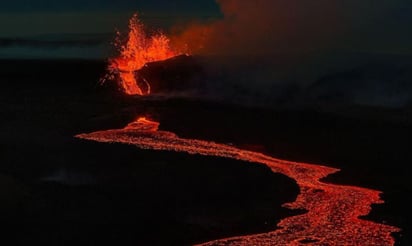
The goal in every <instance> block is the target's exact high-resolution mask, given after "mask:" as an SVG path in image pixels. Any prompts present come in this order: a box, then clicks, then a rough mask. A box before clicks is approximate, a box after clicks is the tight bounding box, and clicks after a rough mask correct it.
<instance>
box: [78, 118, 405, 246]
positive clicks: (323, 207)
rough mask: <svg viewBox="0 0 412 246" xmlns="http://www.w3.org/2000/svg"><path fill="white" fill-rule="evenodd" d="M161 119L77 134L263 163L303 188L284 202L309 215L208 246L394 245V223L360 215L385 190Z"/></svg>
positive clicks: (332, 170) (211, 243)
mask: <svg viewBox="0 0 412 246" xmlns="http://www.w3.org/2000/svg"><path fill="white" fill-rule="evenodd" d="M158 126H159V123H158V122H154V121H150V120H147V119H146V118H139V119H137V121H135V122H132V123H131V124H129V125H128V126H127V127H126V128H124V129H117V130H107V131H98V132H94V133H89V134H80V135H77V136H76V137H78V138H82V139H88V140H94V141H98V142H108V143H123V144H131V145H135V146H137V147H138V148H142V149H152V150H166V151H176V152H186V153H189V154H198V155H206V156H216V157H223V158H231V159H236V160H241V161H246V162H253V163H261V164H264V165H266V166H268V167H269V168H270V169H271V170H272V171H273V172H276V173H282V174H284V175H286V176H288V177H290V178H292V179H294V180H296V182H297V184H298V185H299V187H300V194H299V195H298V197H297V199H296V201H294V202H292V203H287V204H284V205H283V206H284V207H287V208H290V209H304V210H307V211H308V212H307V213H305V214H301V215H297V216H292V217H288V218H285V219H283V220H282V221H280V222H279V224H278V226H279V227H280V229H277V230H275V231H272V232H268V233H262V234H256V235H248V236H239V237H233V238H226V239H220V240H216V241H212V242H208V243H204V244H203V245H394V239H393V238H392V237H391V235H390V234H391V233H393V232H398V231H399V229H398V228H396V227H393V226H389V225H384V224H379V223H375V222H372V221H367V220H363V219H359V216H364V215H367V214H368V213H369V212H370V211H371V204H377V203H383V201H382V200H381V199H380V192H379V191H375V190H370V189H365V188H360V187H355V186H344V185H335V184H328V183H323V182H321V181H320V179H321V178H324V177H326V176H328V175H329V174H332V173H335V172H337V171H339V169H335V168H331V167H326V166H320V165H312V164H306V163H297V162H290V161H284V160H279V159H276V158H273V157H270V156H266V155H264V154H261V153H258V152H253V151H247V150H242V149H238V148H236V147H233V146H228V145H224V144H218V143H215V142H209V141H202V140H193V139H184V138H179V137H178V136H177V135H176V134H174V133H172V132H167V131H158Z"/></svg>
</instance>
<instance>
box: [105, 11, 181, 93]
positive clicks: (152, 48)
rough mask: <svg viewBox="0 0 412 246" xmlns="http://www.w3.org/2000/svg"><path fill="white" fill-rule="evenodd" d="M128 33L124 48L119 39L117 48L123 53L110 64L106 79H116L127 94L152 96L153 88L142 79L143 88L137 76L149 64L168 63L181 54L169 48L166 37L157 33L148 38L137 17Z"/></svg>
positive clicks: (135, 16) (131, 21)
mask: <svg viewBox="0 0 412 246" xmlns="http://www.w3.org/2000/svg"><path fill="white" fill-rule="evenodd" d="M129 29H130V31H129V34H128V38H127V42H126V44H125V45H122V42H121V41H120V37H118V41H117V42H116V46H118V47H119V49H120V56H119V57H117V58H114V59H111V60H110V61H109V67H108V70H109V75H108V76H107V77H112V76H111V75H115V76H117V77H118V80H119V84H120V85H121V87H122V88H123V90H124V92H125V93H126V94H129V95H148V94H150V84H149V83H148V82H147V81H146V80H144V79H142V81H141V82H142V83H144V85H140V83H139V82H138V80H137V79H136V77H135V76H136V74H135V72H136V71H138V70H139V69H141V68H142V67H143V66H144V65H145V64H146V63H148V62H154V61H162V60H166V59H169V58H172V57H174V56H177V55H179V54H180V53H179V52H177V51H175V50H173V49H172V48H171V47H170V45H169V42H170V40H169V38H168V37H166V36H165V35H164V34H162V33H158V34H155V35H152V36H148V35H147V34H146V32H145V30H144V26H143V24H142V23H141V22H140V21H139V19H138V16H137V14H135V15H134V16H133V17H132V18H131V19H130V21H129Z"/></svg>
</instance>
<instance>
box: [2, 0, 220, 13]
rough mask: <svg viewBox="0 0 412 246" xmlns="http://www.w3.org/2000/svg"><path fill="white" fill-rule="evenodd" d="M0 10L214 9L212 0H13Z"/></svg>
mask: <svg viewBox="0 0 412 246" xmlns="http://www.w3.org/2000/svg"><path fill="white" fill-rule="evenodd" d="M1 7H2V8H1V11H2V12H4V11H14V12H22V11H28V12H32V11H96V10H130V9H143V10H148V9H156V10H159V9H160V10H169V11H205V12H210V11H216V10H217V5H216V3H215V2H214V1H213V0H197V1H190V0H152V1H143V0H60V1H53V0H13V1H7V2H6V1H4V2H2V3H1Z"/></svg>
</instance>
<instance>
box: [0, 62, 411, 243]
mask: <svg viewBox="0 0 412 246" xmlns="http://www.w3.org/2000/svg"><path fill="white" fill-rule="evenodd" d="M103 72H104V63H103V62H93V61H3V62H1V69H0V83H1V85H0V86H1V90H0V100H1V101H0V115H1V120H0V127H1V131H0V134H1V136H0V138H1V142H0V144H1V149H0V151H1V156H0V160H1V166H0V173H1V176H0V177H1V178H0V183H1V187H2V188H1V189H0V192H1V194H2V195H1V198H0V200H1V201H2V202H1V204H2V206H1V214H0V216H2V217H3V219H2V221H6V223H7V224H9V225H10V226H9V229H11V231H12V232H13V233H9V234H8V235H10V236H11V237H13V238H14V239H15V240H16V242H20V244H22V243H27V242H34V241H37V242H41V243H45V242H50V243H52V244H59V245H75V244H78V243H79V242H85V243H86V244H92V245H93V244H96V243H99V244H104V243H108V244H112V243H113V242H116V244H117V243H119V242H121V243H122V244H126V245H128V244H130V245H131V244H136V243H137V242H140V243H141V242H150V243H151V244H155V243H158V244H165V242H174V243H175V244H184V243H188V244H190V243H193V242H201V241H206V240H209V239H214V238H218V237H223V236H229V235H238V234H246V233H254V232H258V231H267V230H271V229H273V228H274V227H275V226H276V221H277V220H279V218H281V217H282V216H286V215H288V214H290V211H287V210H284V209H281V208H280V204H281V203H283V202H285V201H288V200H293V199H294V197H295V196H296V194H297V192H298V191H297V190H296V185H295V184H294V182H293V181H292V180H290V179H287V178H285V177H283V176H280V175H276V174H273V173H271V172H270V171H269V170H268V169H266V168H264V167H262V166H258V165H251V164H246V163H242V162H235V161H229V160H224V159H215V158H206V157H196V156H195V157H193V156H186V155H181V154H171V153H163V152H162V153H156V152H144V151H139V150H137V149H135V148H133V147H130V146H118V145H104V144H97V143H86V142H83V141H81V140H77V139H74V138H73V136H74V135H75V134H78V133H83V132H91V131H95V130H102V129H113V128H121V127H123V126H125V125H126V124H127V123H129V122H130V121H131V120H133V119H135V118H136V117H137V116H138V115H145V116H149V117H152V118H154V119H156V120H159V121H160V122H161V123H162V125H161V126H160V128H162V129H166V130H170V131H173V132H176V133H177V134H178V135H179V136H181V137H190V138H198V139H206V140H213V141H216V142H222V143H231V144H234V145H237V146H240V147H243V148H247V149H252V150H258V151H262V152H264V153H266V154H270V155H273V156H275V157H278V158H283V159H288V160H296V161H303V162H309V163H319V164H326V165H330V166H334V167H338V168H341V169H342V171H341V172H340V173H338V174H336V175H333V176H331V177H329V178H328V181H331V182H337V183H344V184H350V185H357V186H362V187H368V188H374V189H379V190H382V191H383V192H384V196H383V198H384V199H385V202H386V203H385V204H384V205H379V206H376V208H375V209H374V210H373V212H372V214H371V216H370V218H373V219H374V220H377V221H379V222H382V221H385V223H389V224H393V225H396V226H399V227H401V228H402V229H403V230H404V231H403V232H402V233H401V236H399V235H398V242H399V244H400V245H409V244H410V243H411V236H410V222H409V221H410V219H411V218H412V217H411V216H410V212H409V209H408V208H409V207H410V203H411V196H410V195H411V187H412V183H411V179H410V172H409V170H410V168H409V165H410V163H412V155H411V153H410V151H409V146H410V144H409V143H410V140H409V136H410V135H411V131H412V127H411V119H412V118H411V117H410V115H411V110H410V109H409V110H408V109H402V110H400V109H399V110H383V109H379V108H374V109H372V108H359V107H353V108H352V107H345V108H339V110H337V109H336V108H333V107H331V108H328V110H324V109H322V110H321V109H316V110H314V109H311V110H296V109H295V110H285V109H282V110H281V109H277V110H274V109H256V108H244V107H239V106H234V105H224V104H221V103H211V102H204V101H199V100H195V99H188V98H186V99H176V98H175V99H173V98H170V99H165V98H159V97H151V98H145V99H141V98H133V97H125V96H123V95H122V94H121V93H120V92H119V91H117V90H116V87H114V86H111V85H110V84H107V85H106V86H103V87H102V86H100V85H99V84H98V80H99V78H100V76H101V75H102V74H103ZM11 225H13V226H11ZM159 235H162V236H159Z"/></svg>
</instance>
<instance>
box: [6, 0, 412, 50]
mask: <svg viewBox="0 0 412 246" xmlns="http://www.w3.org/2000/svg"><path fill="white" fill-rule="evenodd" d="M219 5H220V6H219ZM135 12H139V14H140V16H141V19H142V20H143V22H144V23H145V24H146V25H148V26H152V27H155V28H158V27H160V28H169V27H171V26H174V25H175V24H176V23H184V22H192V21H194V20H196V21H199V20H200V21H201V20H204V19H206V18H220V17H221V16H222V14H224V15H225V16H226V19H225V23H224V24H223V27H222V26H220V27H218V29H219V28H220V29H219V30H221V31H220V33H226V34H227V33H234V34H235V35H237V36H238V37H237V39H236V40H237V41H238V40H245V39H247V38H249V37H257V41H258V42H257V43H258V44H259V45H258V46H259V47H261V46H262V45H261V40H259V38H265V37H266V36H268V37H269V38H267V39H266V41H267V43H269V44H271V43H276V44H277V46H278V47H281V43H282V42H278V41H279V40H280V41H282V40H281V39H283V40H284V43H285V44H287V45H288V44H290V43H291V42H290V40H288V39H289V38H292V39H293V38H294V39H295V42H296V43H297V44H296V47H297V49H300V48H301V44H300V42H303V41H301V40H304V41H305V42H306V43H307V44H309V46H314V45H315V46H316V44H319V43H320V42H319V40H318V39H319V38H323V37H322V36H328V38H329V39H334V40H337V42H334V43H339V42H340V43H339V44H338V45H336V44H334V45H335V46H342V47H343V46H344V47H345V48H346V49H348V48H349V49H352V48H353V49H355V50H356V49H358V50H373V51H374V52H375V51H378V52H380V51H383V52H391V53H392V52H394V53H405V52H406V53H412V45H411V44H412V28H411V26H412V1H411V0H361V1H360V0H319V1H316V2H310V1H307V0H256V1H246V0H197V1H193V0H151V1H143V0H59V1H55V0H13V1H1V2H0V38H16V37H17V38H29V39H32V38H37V37H44V36H50V35H54V36H56V35H62V34H63V35H73V34H76V35H79V34H80V35H95V34H109V35H110V34H111V33H114V30H116V29H120V30H124V29H125V28H126V27H127V22H128V19H129V18H130V16H131V15H132V14H133V13H135ZM296 16H297V17H296ZM333 25H336V26H333ZM272 27H273V28H272ZM331 30H334V32H335V33H333V31H331ZM226 34H225V35H222V36H227V35H226ZM266 34H267V35H266ZM339 35H340V36H339ZM285 37H287V38H285ZM314 37H315V38H314ZM215 41H216V42H218V43H219V42H223V41H224V40H220V39H217V40H215ZM292 41H293V40H292ZM321 41H322V42H323V41H324V40H321ZM232 42H233V41H232V40H229V43H232ZM327 42H329V43H333V42H331V40H327ZM243 44H244V45H247V46H251V45H252V41H251V40H246V41H245V42H244V43H240V44H239V45H243ZM263 46H264V45H263ZM265 49H266V47H265ZM281 49H282V48H281ZM0 55H1V50H0Z"/></svg>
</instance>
